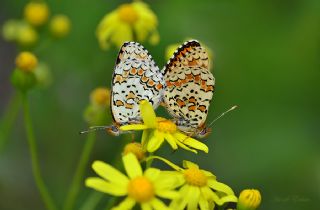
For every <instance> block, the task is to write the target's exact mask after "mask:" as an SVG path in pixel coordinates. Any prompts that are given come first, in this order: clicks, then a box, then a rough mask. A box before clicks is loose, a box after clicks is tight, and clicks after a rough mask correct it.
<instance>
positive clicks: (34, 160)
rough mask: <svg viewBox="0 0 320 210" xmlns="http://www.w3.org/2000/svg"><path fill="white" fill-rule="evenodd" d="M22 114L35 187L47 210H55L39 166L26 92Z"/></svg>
mask: <svg viewBox="0 0 320 210" xmlns="http://www.w3.org/2000/svg"><path fill="white" fill-rule="evenodd" d="M22 101H23V114H24V121H25V127H26V133H27V139H28V143H29V150H30V155H31V165H32V172H33V176H34V179H35V182H36V185H37V188H38V190H39V192H40V195H41V198H42V200H43V202H44V204H45V206H46V209H48V210H56V209H57V208H56V206H55V204H54V202H53V200H52V198H51V196H50V194H49V191H48V189H47V187H46V185H45V183H44V181H43V179H42V176H41V172H40V166H39V159H38V153H37V145H36V141H35V138H34V134H33V128H32V122H31V117H30V112H29V103H28V99H27V95H26V93H23V100H22Z"/></svg>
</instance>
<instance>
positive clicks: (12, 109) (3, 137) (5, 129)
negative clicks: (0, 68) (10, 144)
mask: <svg viewBox="0 0 320 210" xmlns="http://www.w3.org/2000/svg"><path fill="white" fill-rule="evenodd" d="M20 103H21V99H20V95H19V94H17V93H15V94H14V95H13V96H12V98H11V99H10V102H9V104H8V106H7V110H6V111H5V113H4V116H3V119H2V120H1V122H0V152H1V151H2V150H3V149H4V147H5V145H6V143H7V141H8V136H9V134H10V131H11V129H12V126H13V123H14V121H15V119H16V118H17V115H18V112H19V107H20Z"/></svg>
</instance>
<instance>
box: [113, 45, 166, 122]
mask: <svg viewBox="0 0 320 210" xmlns="http://www.w3.org/2000/svg"><path fill="white" fill-rule="evenodd" d="M163 86H164V80H163V75H162V74H161V72H160V70H159V68H158V66H157V65H156V64H155V62H154V60H153V59H152V57H151V55H150V54H149V53H148V51H147V50H146V49H145V48H144V47H143V46H142V45H140V44H139V43H136V42H126V43H124V44H123V45H122V47H121V49H120V52H119V54H118V58H117V61H116V65H115V68H114V72H113V78H112V93H111V112H112V115H113V119H114V121H115V122H116V123H118V124H120V125H122V124H126V123H129V122H130V121H137V120H138V121H139V120H140V119H141V116H140V111H139V102H140V101H141V100H148V101H149V102H150V103H151V104H152V105H153V107H154V108H156V107H157V106H158V105H159V103H160V100H161V95H162V91H163Z"/></svg>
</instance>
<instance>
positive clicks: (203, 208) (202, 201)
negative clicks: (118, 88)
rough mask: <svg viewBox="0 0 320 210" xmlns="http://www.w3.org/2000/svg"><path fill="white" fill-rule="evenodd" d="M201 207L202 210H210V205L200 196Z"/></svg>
mask: <svg viewBox="0 0 320 210" xmlns="http://www.w3.org/2000/svg"><path fill="white" fill-rule="evenodd" d="M199 206H200V210H207V209H209V203H208V201H207V200H206V199H205V198H204V197H203V196H200V198H199ZM212 209H213V208H212Z"/></svg>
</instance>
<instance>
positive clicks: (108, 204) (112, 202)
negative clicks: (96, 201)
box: [104, 196, 119, 210]
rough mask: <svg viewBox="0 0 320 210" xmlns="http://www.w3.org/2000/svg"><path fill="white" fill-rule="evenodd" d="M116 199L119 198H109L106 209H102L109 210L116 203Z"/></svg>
mask: <svg viewBox="0 0 320 210" xmlns="http://www.w3.org/2000/svg"><path fill="white" fill-rule="evenodd" d="M118 198H119V197H115V196H114V197H111V198H110V199H109V200H108V203H107V205H106V207H105V208H104V209H105V210H110V209H111V208H112V207H114V205H115V204H116V202H117V201H118Z"/></svg>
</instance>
